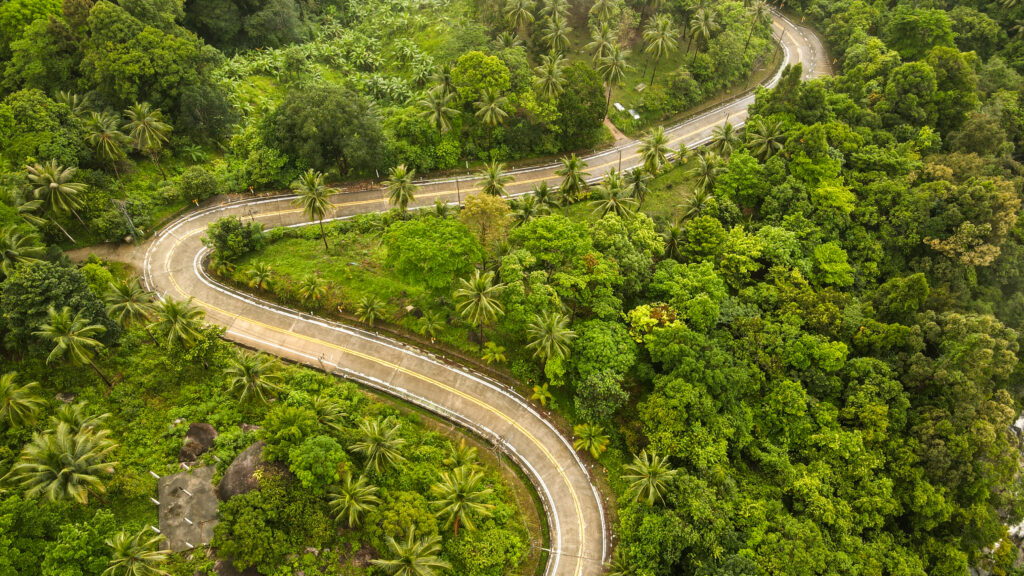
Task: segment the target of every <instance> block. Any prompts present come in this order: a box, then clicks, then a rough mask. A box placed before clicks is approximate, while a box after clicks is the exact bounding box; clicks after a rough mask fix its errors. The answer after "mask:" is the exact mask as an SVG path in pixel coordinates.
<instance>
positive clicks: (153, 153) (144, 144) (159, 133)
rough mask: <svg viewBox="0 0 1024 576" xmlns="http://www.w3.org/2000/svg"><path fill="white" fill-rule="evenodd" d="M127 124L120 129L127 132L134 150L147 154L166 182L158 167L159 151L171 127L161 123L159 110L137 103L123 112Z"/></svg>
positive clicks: (145, 103)
mask: <svg viewBox="0 0 1024 576" xmlns="http://www.w3.org/2000/svg"><path fill="white" fill-rule="evenodd" d="M124 115H125V117H126V118H127V119H128V122H127V123H125V125H124V126H122V129H124V130H127V131H128V138H130V139H131V140H132V144H133V145H134V146H135V149H136V150H140V151H142V152H145V153H148V154H149V156H150V158H152V159H153V162H154V163H155V164H156V167H157V168H159V169H160V174H161V175H162V176H163V177H164V180H167V173H166V172H164V167H163V166H161V165H160V149H161V148H163V145H164V143H166V142H167V141H168V138H167V137H168V135H169V134H170V133H171V125H170V124H168V123H166V122H164V121H163V114H161V112H160V109H159V108H155V109H154V108H153V107H152V106H150V105H149V102H142V103H137V104H135V105H134V106H132V107H131V108H128V109H127V110H125V111H124Z"/></svg>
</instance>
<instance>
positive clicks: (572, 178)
mask: <svg viewBox="0 0 1024 576" xmlns="http://www.w3.org/2000/svg"><path fill="white" fill-rule="evenodd" d="M586 169H587V163H586V162H585V161H584V160H583V159H582V158H580V157H579V156H577V155H575V154H571V155H570V156H569V157H568V158H562V167H561V168H559V169H558V170H556V171H555V175H556V176H561V177H562V184H561V185H560V186H559V187H558V192H559V195H560V197H561V201H562V202H561V203H562V207H563V208H564V209H565V210H566V211H567V212H568V210H569V205H570V204H572V203H573V202H575V201H576V199H577V198H579V197H580V194H581V193H582V192H583V189H584V188H586V186H587V177H588V176H590V174H589V173H588V172H586Z"/></svg>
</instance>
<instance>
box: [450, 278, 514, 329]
mask: <svg viewBox="0 0 1024 576" xmlns="http://www.w3.org/2000/svg"><path fill="white" fill-rule="evenodd" d="M504 288H505V285H504V284H501V283H495V282H494V272H484V273H481V272H480V271H479V270H474V271H473V275H472V276H470V277H469V278H468V279H466V278H460V279H459V287H458V289H456V290H455V294H454V296H455V311H456V312H458V313H459V315H460V316H462V317H463V318H464V319H465V320H466V321H467V322H469V324H470V325H471V326H475V327H476V328H477V329H478V330H479V334H478V339H479V341H480V343H481V344H483V341H484V326H485V325H487V324H490V323H492V322H494V321H495V320H497V319H498V317H499V316H501V315H502V314H504V313H505V308H504V307H503V306H502V304H501V302H499V301H498V296H500V295H501V292H502V290H504Z"/></svg>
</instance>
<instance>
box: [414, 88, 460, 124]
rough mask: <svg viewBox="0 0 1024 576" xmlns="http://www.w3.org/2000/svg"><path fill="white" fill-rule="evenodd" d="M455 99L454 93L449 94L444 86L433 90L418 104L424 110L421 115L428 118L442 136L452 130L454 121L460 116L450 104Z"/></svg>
mask: <svg viewBox="0 0 1024 576" xmlns="http://www.w3.org/2000/svg"><path fill="white" fill-rule="evenodd" d="M454 98H455V93H454V92H448V91H446V90H445V88H444V86H443V85H440V84H439V85H437V86H435V87H434V88H431V89H430V90H429V91H428V92H427V94H426V96H424V97H423V98H422V99H421V100H419V101H418V102H417V105H418V106H419V107H420V108H422V111H421V112H420V115H421V116H422V117H423V118H426V119H427V121H428V122H430V123H431V124H432V125H433V126H434V127H435V128H437V131H438V132H440V133H441V134H444V133H445V132H447V131H449V130H451V129H452V119H453V118H455V117H456V116H458V114H459V111H458V110H456V109H455V108H452V107H451V106H450V104H451V103H452V100H453V99H454Z"/></svg>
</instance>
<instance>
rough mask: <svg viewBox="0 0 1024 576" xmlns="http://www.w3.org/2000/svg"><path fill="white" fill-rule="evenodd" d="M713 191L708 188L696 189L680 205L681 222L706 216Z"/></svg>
mask: <svg viewBox="0 0 1024 576" xmlns="http://www.w3.org/2000/svg"><path fill="white" fill-rule="evenodd" d="M711 198H712V196H711V191H710V190H709V189H707V188H695V189H694V190H692V191H691V192H690V193H689V194H688V195H687V196H686V198H683V201H682V203H681V204H679V221H680V222H685V221H687V220H689V219H691V218H696V217H698V216H701V215H703V214H704V209H705V208H706V207H707V204H708V201H709V200H711Z"/></svg>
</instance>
